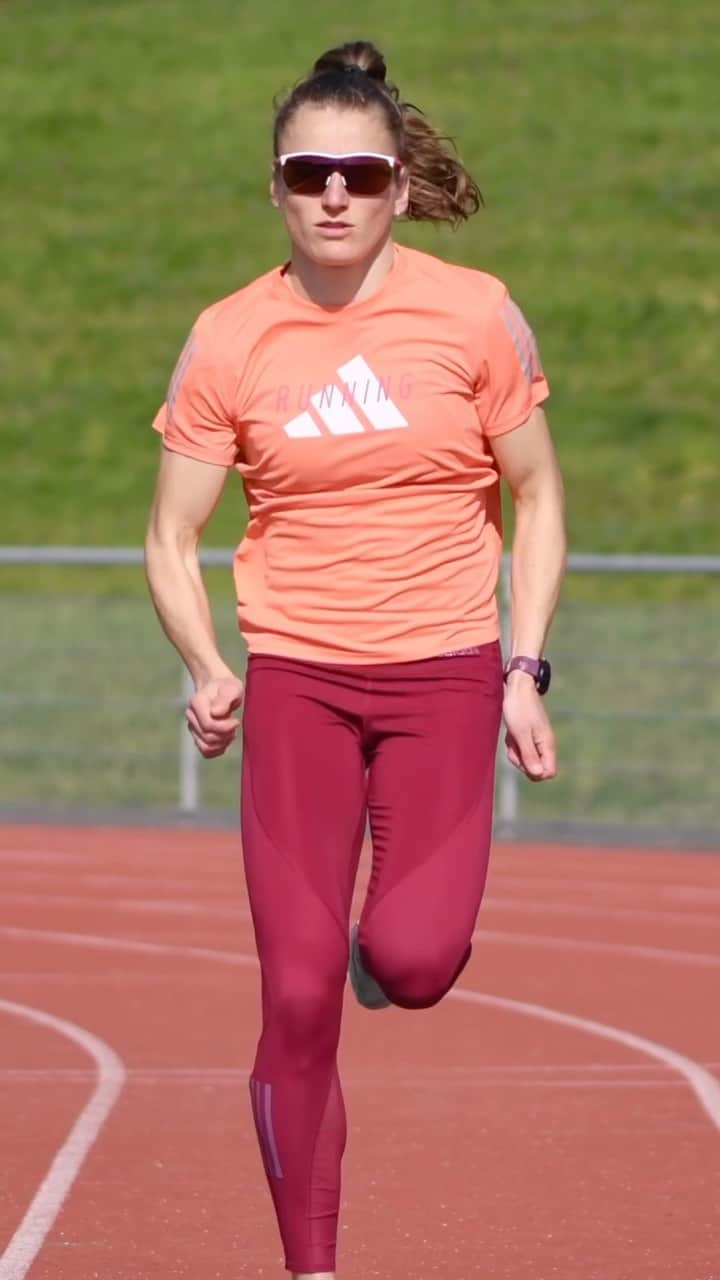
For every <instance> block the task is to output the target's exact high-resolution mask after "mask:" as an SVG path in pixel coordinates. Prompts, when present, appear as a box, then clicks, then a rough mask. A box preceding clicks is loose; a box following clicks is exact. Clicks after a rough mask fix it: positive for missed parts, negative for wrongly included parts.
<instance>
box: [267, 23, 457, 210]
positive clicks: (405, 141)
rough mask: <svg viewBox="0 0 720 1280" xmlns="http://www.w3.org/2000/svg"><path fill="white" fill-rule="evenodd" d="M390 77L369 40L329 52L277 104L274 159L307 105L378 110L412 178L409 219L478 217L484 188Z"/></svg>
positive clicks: (445, 137) (358, 41) (441, 135)
mask: <svg viewBox="0 0 720 1280" xmlns="http://www.w3.org/2000/svg"><path fill="white" fill-rule="evenodd" d="M386 76H387V68H386V66H385V59H384V58H383V56H382V54H381V53H380V51H379V49H376V48H375V45H373V44H371V43H370V42H369V41H368V40H353V41H349V42H348V43H347V44H342V45H339V46H338V47H337V48H336V49H328V51H327V52H326V53H323V54H322V55H321V57H319V58H318V59H317V62H316V63H315V65H314V66H313V69H312V71H311V72H310V74H309V75H308V76H306V77H305V78H304V79H303V80H299V81H298V83H297V84H296V85H295V87H294V89H292V90H291V92H290V93H289V94H288V95H287V96H286V97H285V98H284V99H282V100H280V101H277V100H276V102H275V124H274V131H273V135H274V136H273V143H274V148H275V155H278V153H279V151H280V138H281V136H282V133H283V130H284V129H285V127H286V125H287V124H288V123H289V121H290V120H291V119H292V117H293V116H294V115H295V113H296V111H297V110H298V109H299V108H300V107H301V106H303V105H304V104H305V103H306V102H307V103H313V104H315V105H318V106H321V105H325V104H326V103H332V104H337V105H338V106H339V107H348V108H355V109H360V110H368V109H370V108H371V107H379V109H380V110H381V111H382V112H383V114H384V116H385V122H386V124H387V126H388V129H389V130H390V132H391V134H392V136H393V138H394V141H395V145H396V147H397V153H398V157H399V159H400V160H401V161H402V162H403V164H404V165H405V166H406V168H407V169H408V171H409V174H410V196H409V203H408V208H407V213H406V214H405V216H406V217H407V218H411V219H413V220H415V221H426V222H449V223H451V224H452V226H453V227H457V226H458V225H459V223H461V222H462V221H464V220H465V219H466V218H469V217H470V215H471V214H473V213H477V211H478V209H479V208H480V205H481V204H482V203H483V198H482V194H481V192H480V189H479V187H478V186H477V183H476V182H475V181H474V180H473V178H472V177H471V176H470V174H469V173H468V171H467V169H466V168H465V166H464V165H463V164H462V162H461V160H460V158H459V157H458V155H457V154H456V152H455V150H454V143H453V141H452V139H451V138H449V137H448V136H447V135H446V134H443V133H440V132H439V131H438V130H437V129H436V128H435V127H434V126H433V125H432V124H431V123H430V121H429V120H428V119H427V118H426V116H425V115H424V114H423V112H422V111H421V110H420V108H419V107H415V106H413V104H412V103H411V102H402V101H401V99H400V93H399V90H398V89H397V87H396V86H395V85H394V84H392V83H391V81H389V80H387V79H386Z"/></svg>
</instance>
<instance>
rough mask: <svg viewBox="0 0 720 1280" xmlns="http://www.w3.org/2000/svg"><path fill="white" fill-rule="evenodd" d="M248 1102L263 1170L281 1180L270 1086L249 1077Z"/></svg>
mask: <svg viewBox="0 0 720 1280" xmlns="http://www.w3.org/2000/svg"><path fill="white" fill-rule="evenodd" d="M250 1100H251V1102H252V1109H253V1117H254V1120H255V1128H256V1129H257V1134H258V1138H259V1141H260V1150H261V1153H262V1157H263V1161H264V1163H265V1168H266V1170H267V1172H268V1173H272V1174H274V1175H275V1177H276V1178H282V1176H283V1171H282V1168H281V1166H280V1156H279V1154H278V1147H277V1141H276V1139H275V1128H274V1125H273V1106H272V1085H270V1084H262V1083H261V1081H260V1080H256V1079H255V1077H254V1076H251V1077H250Z"/></svg>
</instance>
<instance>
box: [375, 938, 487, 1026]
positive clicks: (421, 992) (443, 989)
mask: <svg viewBox="0 0 720 1280" xmlns="http://www.w3.org/2000/svg"><path fill="white" fill-rule="evenodd" d="M360 950H361V957H362V960H363V964H365V965H366V967H367V968H368V970H369V971H370V973H371V974H372V976H373V977H374V978H375V980H376V981H377V982H379V983H380V986H381V987H382V989H383V991H384V992H385V995H386V996H387V997H388V998H389V999H390V1000H392V1002H393V1004H397V1005H400V1007H401V1008H404V1009H428V1008H430V1007H431V1006H432V1005H434V1004H438V1003H439V1001H440V1000H442V998H443V996H445V995H447V993H448V991H449V990H450V988H451V987H452V985H453V983H454V982H455V981H456V979H457V978H458V977H459V975H460V974H461V973H462V970H463V969H464V968H465V965H466V964H467V962H468V960H469V958H470V953H471V951H472V947H471V945H470V944H469V943H467V944H465V943H462V944H461V945H459V946H458V944H457V943H454V944H453V943H450V942H446V941H444V940H442V939H433V938H422V939H416V940H413V939H411V938H402V936H396V937H393V936H392V935H391V934H389V933H387V932H386V933H384V936H383V937H382V938H380V937H377V938H373V936H372V933H368V936H367V939H366V938H363V940H362V942H361V944H360Z"/></svg>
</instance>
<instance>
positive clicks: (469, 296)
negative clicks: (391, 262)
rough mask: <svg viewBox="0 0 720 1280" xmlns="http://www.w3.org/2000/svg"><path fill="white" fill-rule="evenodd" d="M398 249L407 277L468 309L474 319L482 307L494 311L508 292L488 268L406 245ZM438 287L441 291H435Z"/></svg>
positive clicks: (505, 286) (458, 307) (502, 302)
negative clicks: (466, 263)
mask: <svg viewBox="0 0 720 1280" xmlns="http://www.w3.org/2000/svg"><path fill="white" fill-rule="evenodd" d="M401 252H402V253H403V254H404V255H405V257H406V262H407V266H408V274H409V276H410V278H412V279H413V280H414V281H415V283H416V284H417V286H418V287H419V288H420V289H423V290H425V289H427V290H428V291H433V292H434V293H435V297H436V298H437V297H438V296H439V297H443V298H446V299H447V300H448V301H449V302H451V304H452V306H453V308H455V309H460V310H463V311H464V310H466V309H467V310H469V311H470V312H471V313H472V314H473V316H474V317H475V318H476V319H477V317H478V316H479V315H480V314H481V313H482V312H483V311H487V312H488V313H492V312H495V311H497V310H498V309H499V308H500V307H502V306H503V304H504V303H505V301H506V300H507V298H508V296H509V294H508V288H507V285H506V284H505V283H504V281H502V280H500V279H499V278H498V276H494V275H492V274H491V273H490V272H488V271H481V270H479V269H478V268H476V267H467V266H462V265H460V264H459V263H455V262H446V261H445V260H444V259H443V258H438V257H436V256H435V255H434V254H432V253H424V252H421V251H420V250H418V249H410V248H409V247H408V246H405V245H404V246H402V248H401ZM437 290H442V293H440V294H439V295H438V293H437V292H436V291H437Z"/></svg>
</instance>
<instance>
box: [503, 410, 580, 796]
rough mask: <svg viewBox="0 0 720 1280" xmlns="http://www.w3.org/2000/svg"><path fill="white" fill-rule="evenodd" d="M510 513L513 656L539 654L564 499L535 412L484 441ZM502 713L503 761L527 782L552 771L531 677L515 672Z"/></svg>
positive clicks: (559, 563) (557, 574)
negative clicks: (508, 495)
mask: <svg viewBox="0 0 720 1280" xmlns="http://www.w3.org/2000/svg"><path fill="white" fill-rule="evenodd" d="M490 444H491V447H492V451H493V454H494V456H495V460H496V462H497V464H498V467H499V469H500V473H501V475H502V477H503V478H504V479H505V481H506V482H507V485H508V488H509V489H510V493H511V496H512V501H513V507H514V511H515V534H514V538H513V546H512V602H511V627H512V640H511V651H510V654H509V655H506V656H508V657H513V656H515V655H516V654H525V655H527V656H528V657H531V658H537V657H541V656H542V652H543V646H544V644H545V640H546V638H547V634H548V631H549V629H550V623H551V622H552V619H553V616H554V613H555V609H556V607H557V602H558V598H559V595H560V587H561V584H562V580H563V577H564V572H565V558H566V554H567V540H566V534H565V514H564V493H563V484H562V478H561V475H560V469H559V467H558V463H557V458H556V456H555V450H554V448H553V443H552V440H551V437H550V432H549V430H548V425H547V420H546V418H545V414H544V412H543V410H542V409H541V408H540V407H536V408H535V409H533V411H532V413H531V414H530V417H529V418H528V419H527V421H526V422H524V423H523V424H522V426H520V427H515V428H514V429H513V430H511V431H507V432H505V433H503V434H500V435H495V436H493V437H492V439H491V441H490ZM503 714H504V717H505V724H506V727H507V734H506V737H505V742H506V746H507V750H508V757H509V759H510V761H511V762H512V764H514V765H515V767H516V768H518V769H520V770H521V771H522V772H523V773H525V774H527V776H528V777H529V778H532V779H534V780H536V781H542V780H543V779H545V778H553V777H555V774H556V772H557V758H556V746H555V735H554V733H553V730H552V727H551V725H550V721H549V720H548V717H547V714H546V712H545V708H544V706H543V704H542V701H541V699H540V695H539V694H538V692H537V690H536V688H535V684H534V682H533V679H532V677H531V676H529V675H527V674H526V673H525V672H523V671H513V672H512V673H511V675H510V676H509V678H508V681H507V684H506V687H505V700H504V706H503Z"/></svg>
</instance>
